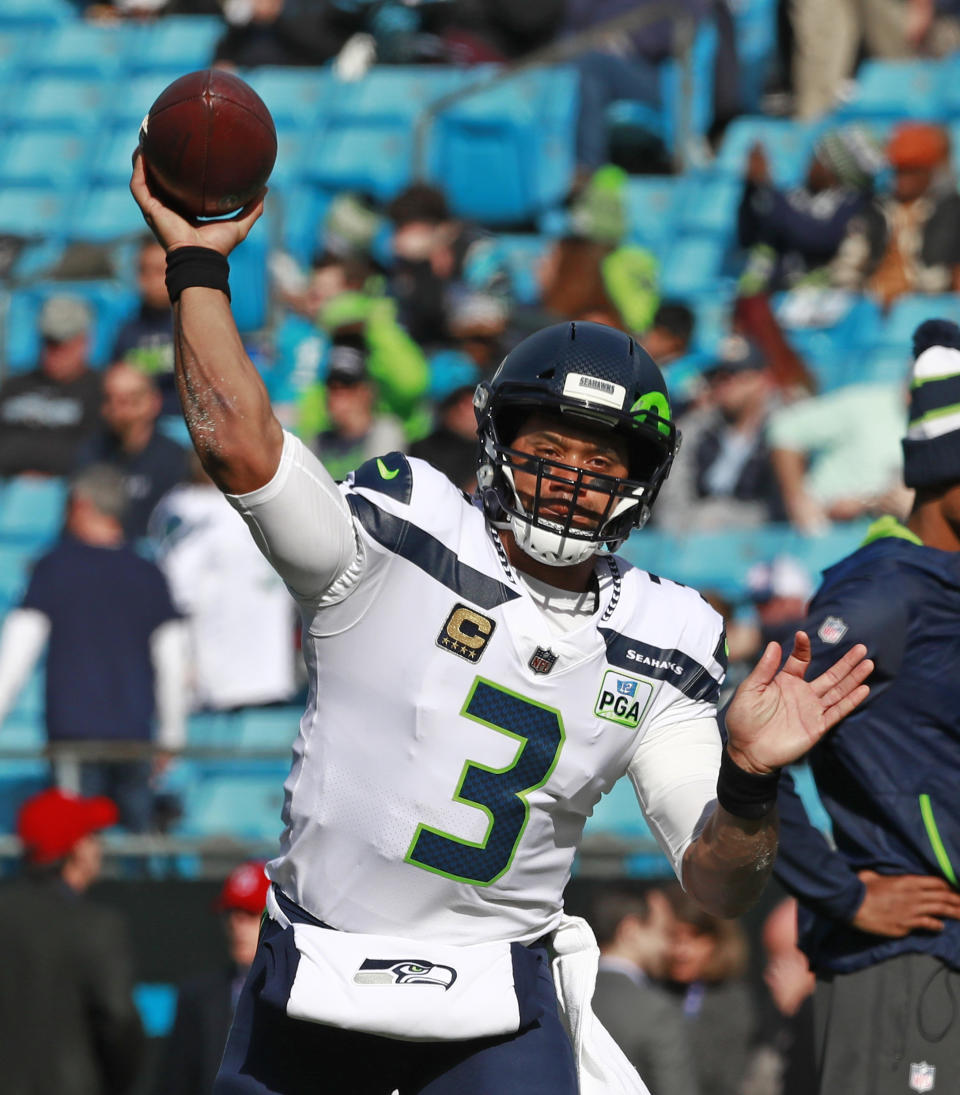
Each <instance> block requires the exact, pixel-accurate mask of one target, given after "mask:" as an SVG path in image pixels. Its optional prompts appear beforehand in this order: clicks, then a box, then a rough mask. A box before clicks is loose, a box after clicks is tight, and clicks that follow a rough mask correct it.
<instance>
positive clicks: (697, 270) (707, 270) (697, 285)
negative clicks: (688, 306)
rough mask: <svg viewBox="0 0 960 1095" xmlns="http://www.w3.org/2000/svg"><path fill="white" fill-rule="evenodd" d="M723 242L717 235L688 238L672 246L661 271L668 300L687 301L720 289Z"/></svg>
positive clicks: (662, 290)
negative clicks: (693, 296) (692, 295)
mask: <svg viewBox="0 0 960 1095" xmlns="http://www.w3.org/2000/svg"><path fill="white" fill-rule="evenodd" d="M725 250H726V248H725V246H724V242H723V241H722V240H721V239H719V238H718V237H717V236H715V235H712V234H711V235H705V236H685V237H681V238H679V239H677V240H675V241H674V242H673V244H672V245H671V246H670V249H669V251H668V252H667V255H666V258H665V259H664V261H663V266H662V267H661V270H660V289H661V292H662V294H663V296H665V297H681V298H684V297H687V296H690V295H691V294H697V293H703V292H706V291H707V290H709V289H711V288H712V289H714V290H717V289H720V288H721V287H722V285H723V283H722V281H721V280H720V274H721V270H722V268H723V260H724V253H725Z"/></svg>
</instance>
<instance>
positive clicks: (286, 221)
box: [267, 184, 331, 267]
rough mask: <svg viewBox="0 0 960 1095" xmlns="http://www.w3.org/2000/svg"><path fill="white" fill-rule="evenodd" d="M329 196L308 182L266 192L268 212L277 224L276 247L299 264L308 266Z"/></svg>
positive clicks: (319, 240) (315, 245)
mask: <svg viewBox="0 0 960 1095" xmlns="http://www.w3.org/2000/svg"><path fill="white" fill-rule="evenodd" d="M330 198H331V195H330V192H329V191H326V190H323V189H321V188H320V187H318V186H311V185H308V184H301V185H298V186H287V187H283V188H281V189H280V190H273V189H271V191H270V193H269V194H268V195H267V210H268V215H270V216H271V217H272V218H273V223H275V224H277V225H278V233H279V235H278V241H279V246H280V247H281V248H282V249H283V250H284V251H287V252H289V253H290V254H291V255H293V257H294V258H295V259H297V261H298V262H299V263H300V264H301V266H304V267H306V266H309V264H310V262H311V260H312V259H313V257H314V255H315V253H316V252H317V250H318V249H319V246H320V242H321V237H322V228H323V219H324V217H325V216H326V212H327V207H328V206H329V204H330Z"/></svg>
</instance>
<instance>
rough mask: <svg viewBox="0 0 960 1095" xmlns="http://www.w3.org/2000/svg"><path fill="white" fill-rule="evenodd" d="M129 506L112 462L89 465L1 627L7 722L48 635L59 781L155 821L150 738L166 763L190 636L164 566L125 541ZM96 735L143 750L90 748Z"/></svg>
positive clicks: (131, 818) (123, 813) (180, 714)
mask: <svg viewBox="0 0 960 1095" xmlns="http://www.w3.org/2000/svg"><path fill="white" fill-rule="evenodd" d="M125 507H126V492H125V490H124V485H123V478H122V476H121V475H120V473H119V472H118V471H117V470H116V469H115V468H112V467H109V466H108V465H102V464H100V465H98V464H92V465H90V466H89V467H88V468H85V469H83V470H82V471H80V472H78V473H77V474H76V475H75V476H74V478H73V481H72V484H71V488H70V495H69V497H68V500H67V515H66V523H65V527H64V534H63V537H62V538H61V540H60V541H59V542H58V543H57V544H56V545H55V546H54V548H53V549H52V550H51V551H50V552H48V553H47V554H46V555H44V556H43V557H42V558H41V559H40V560H39V561H38V563H37V564H36V567H35V569H34V571H33V574H32V576H31V578H30V582H29V585H28V586H27V591H26V594H25V595H24V597H23V600H22V602H21V604H20V607H19V608H16V609H14V610H13V611H12V612H11V613H10V614H9V615H8V616H7V618H6V620H5V621H4V625H3V631H2V633H0V723H2V721H3V719H4V717H5V716H6V715H7V713H8V712H9V710H10V708H11V707H12V706H13V703H14V701H15V700H16V698H17V695H18V694H19V692H20V689H21V687H22V686H23V684H24V683H25V682H26V680H27V678H28V676H29V675H30V673H31V671H32V670H33V667H34V665H35V664H36V662H37V661H38V659H39V657H40V654H41V653H42V651H43V648H44V645H45V644H46V643H47V640H48V639H49V645H48V650H47V660H46V692H45V695H46V705H45V706H46V726H47V738H48V740H49V742H50V745H51V747H52V753H53V757H54V766H55V769H56V771H57V775H58V782H61V783H63V784H66V785H69V784H71V783H73V782H74V781H75V780H76V781H77V782H78V783H79V788H80V791H81V793H83V794H87V795H89V794H108V795H109V796H110V798H112V799H113V800H114V801H115V802H116V803H117V806H118V807H119V810H120V821H121V824H123V825H124V826H125V827H126V828H128V829H130V830H131V831H133V832H146V831H148V830H149V829H150V828H151V827H152V825H153V793H152V790H151V785H150V780H151V762H150V761H149V760H148V759H144V758H143V757H142V752H143V747H144V746H146V745H147V744H148V743H150V742H153V743H154V744H155V746H156V748H157V749H158V750H159V751H160V752H159V753H158V754H157V757H156V760H155V761H154V767H156V768H162V767H165V765H166V762H167V760H168V758H169V756H170V754H171V753H174V752H176V751H177V750H179V749H180V748H181V747H182V746H183V744H184V738H185V733H186V725H185V712H184V702H183V692H184V688H183V680H184V664H183V663H184V647H185V641H184V634H183V625H182V623H181V621H180V618H179V616H178V614H177V612H176V610H175V609H174V607H173V604H172V602H171V600H170V593H169V591H168V589H167V583H166V581H165V579H164V577H163V575H162V574H161V572H160V571H159V570H158V568H157V567H156V566H155V565H154V564H153V563H150V562H148V561H147V560H146V559H142V558H140V556H138V555H136V554H135V553H134V552H133V550H132V549H131V548H129V547H128V546H127V545H126V544H125V543H124V538H123V514H124V510H125ZM154 716H156V732H154ZM97 746H102V747H107V748H110V749H112V750H113V752H114V753H116V752H117V751H120V752H125V751H127V749H125V748H124V747H130V746H134V747H140V749H134V750H131V751H133V752H138V753H140V754H141V755H140V756H139V757H137V759H131V760H116V759H111V760H90V759H84V757H85V755H88V754H89V751H90V748H91V747H94V748H95V747H97Z"/></svg>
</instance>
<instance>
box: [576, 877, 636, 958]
mask: <svg viewBox="0 0 960 1095" xmlns="http://www.w3.org/2000/svg"><path fill="white" fill-rule="evenodd" d="M649 915H650V906H649V905H648V904H647V899H646V897H645V896H644V895H643V894H642V893H640V892H638V891H635V890H634V891H631V890H627V889H626V888H622V887H615V888H610V889H603V890H601V891H600V892H599V893H598V894H597V895H596V896H595V897H594V899H593V903H592V906H591V909H590V915H589V917H588V919H589V921H590V926H591V927H592V928H593V934H594V935H595V936H596V937H597V943H598V944H599V945H600V946H601V947H605V946H606V945H607V944H608V943H612V942H613V940H614V939H615V938H616V935H617V929H618V928H619V927H620V925H621V924H622V923H623V921H624V920H626V918H627V917H628V916H635V917H636V918H637V919H638V920H643V921H645V920H647V918H648V917H649Z"/></svg>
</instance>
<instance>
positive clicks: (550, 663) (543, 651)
mask: <svg viewBox="0 0 960 1095" xmlns="http://www.w3.org/2000/svg"><path fill="white" fill-rule="evenodd" d="M556 661H557V655H556V654H554V652H553V651H552V650H549V649H548V648H547V647H543V646H538V647H537V649H536V650H534V652H533V656H532V657H531V658H530V661H528V662H527V665H529V666H530V668H531V669H532V670H533V671H534V673H549V672H550V670H551V669H553V667H554V665H555V664H556Z"/></svg>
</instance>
